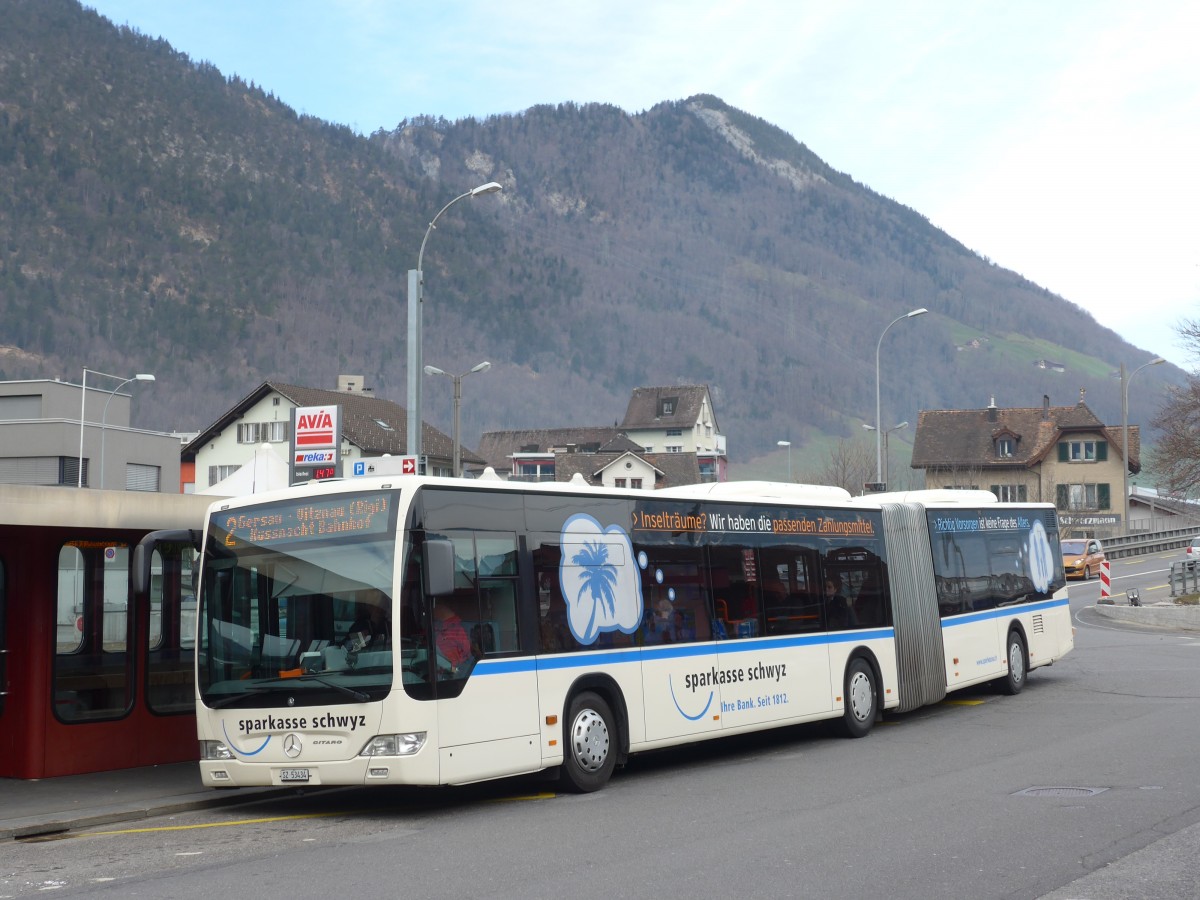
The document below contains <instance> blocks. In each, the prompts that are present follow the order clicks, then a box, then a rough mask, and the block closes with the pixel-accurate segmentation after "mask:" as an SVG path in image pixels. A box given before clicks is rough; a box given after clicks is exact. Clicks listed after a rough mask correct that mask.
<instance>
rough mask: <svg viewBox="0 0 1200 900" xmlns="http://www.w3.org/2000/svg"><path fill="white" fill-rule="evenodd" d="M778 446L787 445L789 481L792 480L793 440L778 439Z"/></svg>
mask: <svg viewBox="0 0 1200 900" xmlns="http://www.w3.org/2000/svg"><path fill="white" fill-rule="evenodd" d="M775 444H776V446H779V447H787V450H788V482H789V483H790V482H791V480H792V442H791V441H776V442H775Z"/></svg>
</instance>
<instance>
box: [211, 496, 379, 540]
mask: <svg viewBox="0 0 1200 900" xmlns="http://www.w3.org/2000/svg"><path fill="white" fill-rule="evenodd" d="M395 507H396V502H395V496H394V492H392V491H375V492H370V493H356V494H339V495H338V496H336V497H322V498H320V499H310V498H306V499H298V500H287V501H284V502H281V503H268V504H264V505H262V506H256V507H245V508H242V509H231V510H227V511H222V512H219V513H217V514H215V515H214V516H213V525H214V526H215V530H219V531H224V532H225V536H224V538H223V539H222V542H223V543H224V544H225V546H227V547H236V546H238V545H239V544H254V545H257V546H259V547H265V546H278V545H280V544H290V543H296V542H300V541H312V540H322V539H325V538H330V537H335V536H338V537H350V536H353V535H359V536H362V537H368V536H372V535H380V534H386V533H388V531H389V530H390V529H391V527H392V521H393V513H394V512H395Z"/></svg>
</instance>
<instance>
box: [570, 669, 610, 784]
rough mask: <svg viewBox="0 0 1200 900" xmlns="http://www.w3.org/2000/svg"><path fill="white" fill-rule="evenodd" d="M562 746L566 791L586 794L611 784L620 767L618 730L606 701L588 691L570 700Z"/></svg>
mask: <svg viewBox="0 0 1200 900" xmlns="http://www.w3.org/2000/svg"><path fill="white" fill-rule="evenodd" d="M563 744H564V746H563V766H562V775H561V779H560V780H561V782H562V785H563V787H564V788H566V789H567V790H570V791H574V792H576V793H580V794H586V793H590V792H591V791H598V790H600V788H602V787H604V785H605V784H607V783H608V779H609V777H610V776H611V775H612V773H613V768H614V767H615V766H616V764H617V728H616V723H615V720H614V719H613V714H612V710H611V709H609V706H608V704H607V703H606V702H605V701H604V698H603V697H601V696H600V695H599V694H596V693H593V692H591V691H585V692H584V693H582V694H578V695H577V696H576V697H575V698H574V699H572V700H571V705H570V708H569V709H568V710H567V717H566V720H565V721H564V722H563Z"/></svg>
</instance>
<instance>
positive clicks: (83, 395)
mask: <svg viewBox="0 0 1200 900" xmlns="http://www.w3.org/2000/svg"><path fill="white" fill-rule="evenodd" d="M88 372H91V373H92V374H93V375H101V376H103V377H104V378H111V379H113V380H114V381H121V376H120V375H109V374H108V373H107V372H97V371H96V370H95V369H89V368H88V367H87V366H84V367H83V384H82V390H80V392H79V472H78V473H77V474H78V476H79V480H78V484H77V487H80V488H82V487H83V426H84V424H85V421H84V420H85V419H86V418H87V377H88ZM153 380H154V376H153V375H134V376H133V377H132V378H126V379H125V380H124V381H121V383H120V384H119V385H117V387H116V390H114V391H113V393H115V392H116V391H119V390H120V389H121V388H123V387H124V386H125V385H127V384H129V382H131V381H153ZM108 399H109V400H111V399H112V394H109V398H108ZM104 411H105V415H107V414H108V404H107V403H105V404H104ZM103 430H104V429H103V422H101V434H102V435H103ZM100 451H101V453H103V452H104V443H103V437H101V444H100ZM100 478H101V481H103V479H104V470H103V463H101V471H100Z"/></svg>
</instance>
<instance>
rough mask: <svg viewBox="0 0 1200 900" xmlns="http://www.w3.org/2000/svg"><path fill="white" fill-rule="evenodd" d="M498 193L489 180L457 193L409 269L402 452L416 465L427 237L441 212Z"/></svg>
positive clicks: (419, 443)
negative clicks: (405, 433) (405, 422)
mask: <svg viewBox="0 0 1200 900" xmlns="http://www.w3.org/2000/svg"><path fill="white" fill-rule="evenodd" d="M499 190H503V188H502V187H501V185H500V184H498V183H497V182H495V181H489V182H488V183H487V184H481V185H479V187H475V188H471V190H469V191H467V192H466V193H463V194H459V195H458V196H457V197H455V198H454V199H453V200H451V201H450V202H449V203H447V204H446V205H445V206H443V207H442V208H441V209H440V210H438V214H437V215H436V216H434V217H433V221H431V222H430V223H429V227H428V228H426V229H425V237H424V238H423V239H422V240H421V251H420V253H418V254H417V267H416V268H415V269H409V270H408V440H407V443H406V444H405V449H406V450H407V451H408V453H409V455H410V456H411V455H415V456H416V457H417V458H418V463H419V461H420V456H421V304H422V303H423V302H424V300H425V296H424V294H425V274H424V272H423V271H422V269H421V263H422V261H423V260H424V258H425V242H426V241H428V240H429V235H430V233H432V231H433V228H434V225H436V224H437V220H438V219H440V218H441V216H442V213H444V212H445V211H446V210H448V209H449V208H450V207H451V206H453V205H454V204H455V203H457V202H458V201H459V200H464V199H466V198H467V197H478V196H479V195H480V194H494V193H496V191H499Z"/></svg>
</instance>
